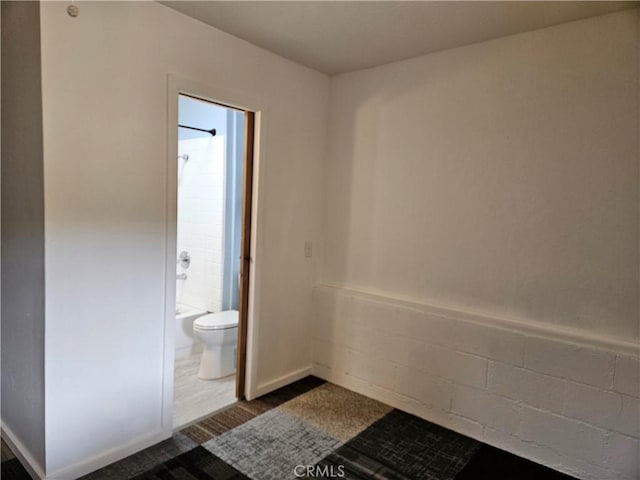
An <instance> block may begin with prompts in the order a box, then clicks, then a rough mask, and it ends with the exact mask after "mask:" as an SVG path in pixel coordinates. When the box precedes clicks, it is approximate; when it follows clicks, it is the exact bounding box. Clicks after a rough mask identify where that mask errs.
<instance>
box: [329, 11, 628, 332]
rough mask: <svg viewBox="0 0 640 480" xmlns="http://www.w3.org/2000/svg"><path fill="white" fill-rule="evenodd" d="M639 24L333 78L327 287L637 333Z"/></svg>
mask: <svg viewBox="0 0 640 480" xmlns="http://www.w3.org/2000/svg"><path fill="white" fill-rule="evenodd" d="M637 15H638V13H637V10H632V11H627V12H621V13H616V14H612V15H607V16H601V17H596V18H592V19H587V20H583V21H578V22H573V23H569V24H564V25H560V26H557V27H552V28H547V29H543V30H539V31H535V32H530V33H524V34H521V35H514V36H511V37H506V38H502V39H498V40H495V41H489V42H485V43H481V44H476V45H471V46H468V47H463V48H458V49H454V50H449V51H445V52H441V53H436V54H432V55H427V56H424V57H419V58H416V59H412V60H408V61H403V62H399V63H394V64H390V65H388V66H383V67H380V68H374V69H370V70H364V71H359V72H355V73H350V74H345V75H339V76H337V77H334V78H332V83H331V109H330V112H331V114H330V121H329V129H330V130H329V132H330V133H329V139H330V147H329V148H330V152H329V159H328V161H329V166H328V176H327V178H328V181H327V187H326V188H327V194H326V197H327V204H328V206H327V210H326V231H327V233H326V258H325V261H324V263H323V275H322V278H323V281H324V282H326V283H330V284H333V285H339V286H353V287H356V288H358V289H363V290H367V291H373V292H381V293H383V294H385V295H386V294H388V295H391V296H399V297H404V298H408V299H414V300H417V301H424V302H430V303H435V304H439V305H445V306H449V307H452V308H456V309H466V310H471V311H473V312H478V313H483V314H486V315H490V316H498V317H506V318H511V319H519V320H522V321H527V322H535V323H547V324H552V325H557V326H563V327H572V328H579V329H585V330H589V331H590V332H593V333H597V334H602V335H608V336H614V337H618V338H621V339H638V338H639V337H638V289H639V284H638V281H639V280H638V268H639V267H638V265H639V260H640V257H639V251H638V205H639V201H638V42H637V34H638V33H637V32H638V23H637Z"/></svg>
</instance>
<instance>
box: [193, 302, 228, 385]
mask: <svg viewBox="0 0 640 480" xmlns="http://www.w3.org/2000/svg"><path fill="white" fill-rule="evenodd" d="M193 334H194V336H195V338H196V339H197V340H198V341H199V342H200V343H202V344H203V346H204V350H203V352H202V359H201V360H200V369H199V370H198V377H199V378H202V379H204V380H212V379H214V378H221V377H226V376H227V375H231V374H232V373H235V371H236V347H237V344H238V311H237V310H227V311H224V312H216V313H209V314H207V315H203V316H201V317H198V318H197V319H196V320H195V321H194V322H193Z"/></svg>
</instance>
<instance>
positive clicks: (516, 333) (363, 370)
mask: <svg viewBox="0 0 640 480" xmlns="http://www.w3.org/2000/svg"><path fill="white" fill-rule="evenodd" d="M315 302H316V303H315V305H316V317H315V318H314V330H313V373H314V374H315V375H317V376H319V377H321V378H324V379H326V380H329V381H331V382H334V383H336V384H338V385H341V386H343V387H345V388H349V389H351V390H355V391H357V392H359V393H362V394H364V395H368V396H370V397H372V398H376V399H378V400H380V401H383V402H385V403H388V404H390V405H392V406H394V407H396V408H399V409H401V410H405V411H408V412H410V413H413V414H415V415H418V416H420V417H422V418H425V419H427V420H430V421H433V422H435V423H438V424H440V425H444V426H446V427H448V428H451V429H452V430H455V431H458V432H460V433H463V434H465V435H468V436H470V437H473V438H476V439H478V440H482V441H484V442H486V443H489V444H491V445H495V446H497V447H499V448H503V449H505V450H509V451H511V452H514V453H516V454H519V455H521V456H524V457H526V458H530V459H533V460H535V461H537V462H539V463H542V464H545V465H548V466H550V467H552V468H554V469H557V470H561V471H564V472H567V473H569V474H572V475H576V476H578V477H579V478H585V479H593V480H606V479H625V480H627V479H628V480H631V479H637V478H638V475H640V470H639V469H638V451H640V450H639V448H640V445H639V443H638V436H639V434H638V418H639V415H638V414H639V412H640V399H639V387H638V377H639V372H640V364H639V363H638V356H637V354H634V353H633V345H632V344H624V343H621V342H610V343H608V344H607V343H605V342H603V341H602V340H595V339H593V338H590V337H587V336H584V335H580V332H578V331H568V330H565V331H562V332H555V333H552V332H551V331H545V330H543V329H537V330H534V329H531V328H528V329H527V328H525V325H524V324H521V325H518V324H515V323H510V322H506V321H503V320H500V319H487V318H483V317H478V316H474V315H470V314H468V313H464V312H458V311H453V310H447V309H441V308H436V307H432V306H429V305H424V304H416V303H410V302H405V301H401V300H398V299H394V298H389V297H386V298H385V297H379V296H372V295H368V294H365V293H361V292H357V291H353V290H348V289H342V288H331V287H324V286H320V287H318V288H316V290H315Z"/></svg>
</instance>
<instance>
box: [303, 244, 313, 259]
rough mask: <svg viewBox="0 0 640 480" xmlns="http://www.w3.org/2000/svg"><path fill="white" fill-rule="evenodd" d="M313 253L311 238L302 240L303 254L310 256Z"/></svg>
mask: <svg viewBox="0 0 640 480" xmlns="http://www.w3.org/2000/svg"><path fill="white" fill-rule="evenodd" d="M312 254H313V243H312V242H311V240H307V241H306V242H304V256H305V257H307V258H310V257H311V256H312Z"/></svg>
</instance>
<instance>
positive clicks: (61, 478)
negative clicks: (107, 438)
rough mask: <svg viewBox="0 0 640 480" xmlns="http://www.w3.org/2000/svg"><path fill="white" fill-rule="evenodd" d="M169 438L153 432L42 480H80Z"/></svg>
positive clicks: (158, 431)
mask: <svg viewBox="0 0 640 480" xmlns="http://www.w3.org/2000/svg"><path fill="white" fill-rule="evenodd" d="M170 436H171V434H169V436H167V435H166V434H163V433H162V432H161V431H160V430H157V431H154V432H152V433H151V434H147V435H144V436H142V437H138V438H136V439H135V440H133V441H131V442H129V443H127V444H125V445H123V446H120V447H117V448H112V449H111V450H107V451H106V452H103V453H100V454H98V455H96V456H94V457H91V458H89V459H87V460H82V461H80V462H78V463H74V464H73V465H70V466H68V467H64V468H62V469H60V470H57V471H55V472H53V473H50V474H48V475H47V476H46V477H44V478H43V480H69V479H70V478H80V477H82V476H84V475H87V474H88V473H91V472H94V471H96V470H99V469H100V468H102V467H106V466H107V465H109V464H111V463H113V462H117V461H118V460H122V459H123V458H125V457H128V456H129V455H133V454H134V453H137V452H139V451H140V450H143V449H145V448H148V447H150V446H152V445H155V444H156V443H159V442H161V441H163V440H166V439H167V438H169V437H170Z"/></svg>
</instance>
